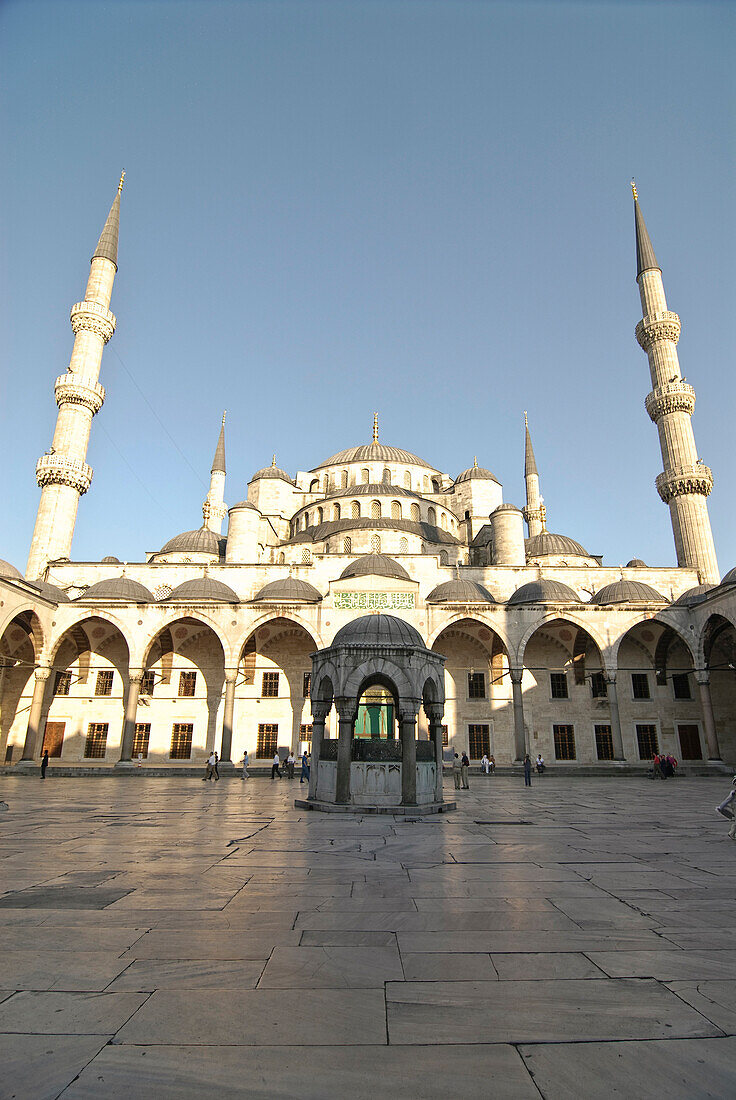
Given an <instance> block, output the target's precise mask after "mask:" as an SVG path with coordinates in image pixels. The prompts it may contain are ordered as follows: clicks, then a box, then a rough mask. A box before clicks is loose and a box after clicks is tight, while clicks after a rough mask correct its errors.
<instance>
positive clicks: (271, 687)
mask: <svg viewBox="0 0 736 1100" xmlns="http://www.w3.org/2000/svg"><path fill="white" fill-rule="evenodd" d="M278 694H279V674H278V672H264V673H263V682H262V684H261V699H277V698H278Z"/></svg>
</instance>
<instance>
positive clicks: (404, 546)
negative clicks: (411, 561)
mask: <svg viewBox="0 0 736 1100" xmlns="http://www.w3.org/2000/svg"><path fill="white" fill-rule="evenodd" d="M399 550H400V551H401V553H402V554H408V552H409V540H408V539H402V540H401V542H400V543H399Z"/></svg>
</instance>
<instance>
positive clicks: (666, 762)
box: [652, 753, 677, 779]
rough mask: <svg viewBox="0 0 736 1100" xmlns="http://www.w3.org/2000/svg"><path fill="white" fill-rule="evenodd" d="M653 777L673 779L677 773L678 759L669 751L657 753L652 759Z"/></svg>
mask: <svg viewBox="0 0 736 1100" xmlns="http://www.w3.org/2000/svg"><path fill="white" fill-rule="evenodd" d="M652 772H653V774H652V778H653V779H673V778H674V777H675V775H676V774H677V760H676V759H675V757H674V756H673V755H672V753H668V754H667V756H665V755H664V754H661V755H660V754H659V753H655V754H654V758H653V760H652Z"/></svg>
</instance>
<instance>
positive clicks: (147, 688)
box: [141, 669, 156, 695]
mask: <svg viewBox="0 0 736 1100" xmlns="http://www.w3.org/2000/svg"><path fill="white" fill-rule="evenodd" d="M155 686H156V673H155V672H154V671H153V670H152V669H149V670H148V672H144V673H143V678H142V680H141V695H153V690H154V688H155Z"/></svg>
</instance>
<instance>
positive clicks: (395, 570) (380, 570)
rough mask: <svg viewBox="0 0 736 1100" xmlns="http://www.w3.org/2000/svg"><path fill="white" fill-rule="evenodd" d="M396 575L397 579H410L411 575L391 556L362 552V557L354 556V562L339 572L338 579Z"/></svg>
mask: <svg viewBox="0 0 736 1100" xmlns="http://www.w3.org/2000/svg"><path fill="white" fill-rule="evenodd" d="M368 576H373V577H396V579H397V580H401V581H410V580H411V577H410V576H409V574H408V573H407V571H406V569H404V567H403V565H399V563H398V562H397V561H394V559H393V558H389V557H388V555H386V554H364V555H363V557H362V558H356V559H355V561H354V562H352V563H351V564H350V565H348V566H346V568H345V569H343V571H342V573H341V574H340V580H341V581H342V580H346V579H347V578H348V577H368Z"/></svg>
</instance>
